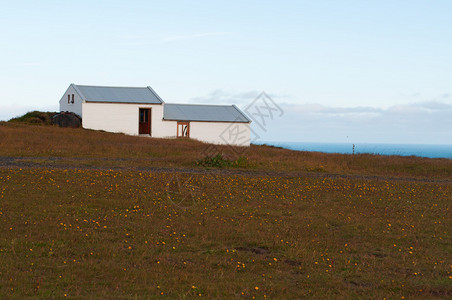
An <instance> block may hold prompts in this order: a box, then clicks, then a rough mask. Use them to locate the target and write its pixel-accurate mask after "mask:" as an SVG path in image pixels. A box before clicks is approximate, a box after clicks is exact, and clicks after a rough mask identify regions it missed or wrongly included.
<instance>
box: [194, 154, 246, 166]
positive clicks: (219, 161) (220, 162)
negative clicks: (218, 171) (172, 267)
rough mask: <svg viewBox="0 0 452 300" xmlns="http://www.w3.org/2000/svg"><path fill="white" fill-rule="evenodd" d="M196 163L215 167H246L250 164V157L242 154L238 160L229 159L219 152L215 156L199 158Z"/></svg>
mask: <svg viewBox="0 0 452 300" xmlns="http://www.w3.org/2000/svg"><path fill="white" fill-rule="evenodd" d="M195 164H196V165H197V166H202V167H213V168H223V167H235V168H246V167H247V166H248V158H246V157H243V156H240V157H239V158H238V159H236V160H229V159H227V158H224V157H223V156H222V155H221V154H217V155H215V156H206V157H204V158H203V159H200V160H197V161H196V163H195Z"/></svg>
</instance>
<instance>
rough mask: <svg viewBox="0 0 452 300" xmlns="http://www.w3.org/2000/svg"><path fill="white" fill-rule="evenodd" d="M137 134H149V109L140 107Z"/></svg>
mask: <svg viewBox="0 0 452 300" xmlns="http://www.w3.org/2000/svg"><path fill="white" fill-rule="evenodd" d="M138 117H139V131H138V132H139V134H149V135H151V109H150V108H140V114H139V116H138Z"/></svg>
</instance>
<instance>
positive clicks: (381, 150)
mask: <svg viewBox="0 0 452 300" xmlns="http://www.w3.org/2000/svg"><path fill="white" fill-rule="evenodd" d="M257 144H260V145H262V144H267V145H272V146H277V147H282V148H286V149H291V150H298V151H316V152H325V153H342V154H353V151H354V153H355V154H360V153H370V154H380V155H401V156H419V157H429V158H449V159H452V145H414V144H371V143H356V144H352V143H304V142H258V143H257ZM353 145H354V147H353Z"/></svg>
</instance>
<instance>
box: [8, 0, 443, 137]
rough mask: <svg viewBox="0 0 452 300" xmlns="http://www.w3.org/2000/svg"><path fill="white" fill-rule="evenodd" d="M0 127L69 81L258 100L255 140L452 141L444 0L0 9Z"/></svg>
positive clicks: (209, 98)
mask: <svg viewBox="0 0 452 300" xmlns="http://www.w3.org/2000/svg"><path fill="white" fill-rule="evenodd" d="M0 4H1V7H2V10H1V12H0V24H1V26H0V35H1V37H2V41H3V42H2V46H1V47H0V61H1V68H0V80H1V88H0V120H5V119H9V118H11V117H13V116H16V115H20V114H23V113H24V112H26V111H27V110H33V109H39V110H43V109H48V110H57V109H58V106H57V103H58V100H59V99H60V97H61V95H62V94H63V93H64V91H65V89H66V88H67V86H68V85H69V84H70V83H77V84H91V85H119V86H147V85H150V86H152V87H153V88H154V89H155V90H156V91H157V93H159V95H160V96H161V97H162V98H163V99H164V100H165V101H166V102H178V103H184V102H190V103H198V102H202V103H228V104H232V103H236V104H238V106H241V107H245V106H246V105H247V104H248V103H250V102H252V101H253V99H254V97H255V96H256V95H257V94H258V93H259V92H261V91H265V92H267V93H268V94H269V95H270V96H271V97H272V98H273V100H274V101H275V102H276V103H278V104H279V105H280V106H281V108H282V109H283V110H284V112H285V114H284V115H283V116H282V117H280V118H275V120H273V121H272V122H269V126H268V128H267V131H266V132H260V136H261V138H262V139H265V140H278V141H306V142H310V141H311V142H329V141H331V142H348V141H353V142H387V143H439V144H452V80H451V78H452V18H451V17H450V16H451V15H452V1H436V0H432V1H427V0H426V1H415V0H409V1H408V0H407V1H394V0H392V1H362V0H359V1H358V0H356V1H321V0H319V1H284V0H282V1H221V2H220V1H218V2H215V1H136V0H129V1H114V0H110V1H49V0H42V1H19V0H18V1H14V2H12V1H0Z"/></svg>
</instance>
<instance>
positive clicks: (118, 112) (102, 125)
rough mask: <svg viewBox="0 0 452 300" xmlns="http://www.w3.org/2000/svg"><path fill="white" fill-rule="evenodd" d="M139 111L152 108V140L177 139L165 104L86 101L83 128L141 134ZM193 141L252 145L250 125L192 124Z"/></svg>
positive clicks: (191, 134) (175, 127)
mask: <svg viewBox="0 0 452 300" xmlns="http://www.w3.org/2000/svg"><path fill="white" fill-rule="evenodd" d="M66 97H67V95H66ZM62 100H64V97H63V99H62ZM66 103H67V98H66ZM140 108H152V116H151V122H152V124H151V131H152V133H151V136H152V137H160V138H163V137H176V135H177V121H163V105H159V104H131V103H130V104H129V103H94V102H83V104H82V115H83V118H82V126H83V128H87V129H94V130H105V131H109V132H120V133H125V134H129V135H138V129H139V128H138V119H139V116H138V114H139V109H140ZM190 138H193V139H197V140H200V141H203V142H208V143H214V144H230V145H237V146H249V145H250V124H249V123H224V122H190Z"/></svg>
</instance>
